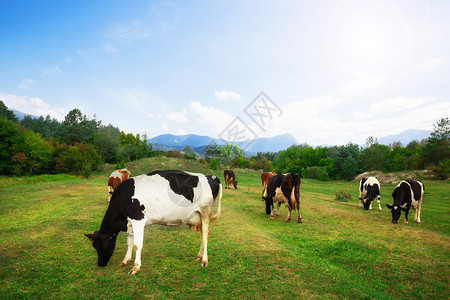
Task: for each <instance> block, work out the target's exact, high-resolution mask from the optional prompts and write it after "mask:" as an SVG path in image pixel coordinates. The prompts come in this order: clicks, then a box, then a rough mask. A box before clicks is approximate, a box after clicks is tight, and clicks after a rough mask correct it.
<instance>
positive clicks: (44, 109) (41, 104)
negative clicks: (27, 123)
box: [0, 93, 67, 121]
mask: <svg viewBox="0 0 450 300" xmlns="http://www.w3.org/2000/svg"><path fill="white" fill-rule="evenodd" d="M0 98H1V99H2V101H3V103H5V105H6V106H7V107H8V108H9V109H15V110H18V111H21V112H23V113H25V114H29V115H34V116H44V117H45V116H47V115H50V117H52V118H56V119H57V120H60V121H62V120H64V117H65V115H66V114H67V113H66V110H65V109H63V108H54V107H51V106H50V104H48V103H47V102H45V101H43V100H42V99H40V98H28V97H26V96H16V95H8V94H3V93H0Z"/></svg>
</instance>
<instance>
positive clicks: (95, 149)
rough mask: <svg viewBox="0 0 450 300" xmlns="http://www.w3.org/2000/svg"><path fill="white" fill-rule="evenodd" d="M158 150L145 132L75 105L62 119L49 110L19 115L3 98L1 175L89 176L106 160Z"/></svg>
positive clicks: (128, 158)
mask: <svg viewBox="0 0 450 300" xmlns="http://www.w3.org/2000/svg"><path fill="white" fill-rule="evenodd" d="M154 154H155V153H154V151H153V148H152V145H151V144H149V143H147V136H146V134H142V135H140V134H136V135H134V134H132V133H125V132H123V131H120V130H119V128H117V127H114V126H112V125H107V126H105V125H102V124H101V122H100V121H97V120H96V119H95V118H94V119H89V118H88V117H87V116H86V115H84V114H83V113H81V111H80V110H79V109H73V110H71V111H70V112H69V113H68V114H67V115H66V116H65V118H64V121H62V122H59V121H58V120H56V119H54V118H50V116H49V115H48V116H47V117H45V118H44V117H43V116H40V117H39V118H33V117H31V116H25V117H24V118H23V119H22V120H19V119H18V118H17V116H16V115H15V114H14V112H13V111H12V110H9V109H8V107H6V106H5V104H4V103H3V101H0V174H1V175H18V176H21V175H35V174H56V173H73V174H80V175H84V176H86V177H88V176H90V174H91V172H92V171H94V170H96V169H98V167H99V166H101V165H102V164H104V163H105V162H106V163H112V164H116V167H117V168H121V167H123V166H125V164H126V163H127V162H130V161H132V160H136V159H140V158H144V157H151V156H154Z"/></svg>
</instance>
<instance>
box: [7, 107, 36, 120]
mask: <svg viewBox="0 0 450 300" xmlns="http://www.w3.org/2000/svg"><path fill="white" fill-rule="evenodd" d="M11 110H12V111H13V113H14V114H15V115H16V116H17V118H19V120H23V118H24V117H25V116H30V117H31V118H33V119H37V118H39V117H37V116H33V115H30V114H26V113H23V112H21V111H18V110H15V109H11Z"/></svg>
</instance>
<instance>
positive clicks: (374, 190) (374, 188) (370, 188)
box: [365, 183, 380, 201]
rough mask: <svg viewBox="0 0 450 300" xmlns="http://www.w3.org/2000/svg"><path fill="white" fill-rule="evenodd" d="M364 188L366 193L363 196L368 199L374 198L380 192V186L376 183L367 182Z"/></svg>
mask: <svg viewBox="0 0 450 300" xmlns="http://www.w3.org/2000/svg"><path fill="white" fill-rule="evenodd" d="M366 189H367V193H366V197H365V198H366V199H368V200H370V201H372V200H374V199H375V198H376V197H377V196H378V195H379V194H380V187H379V186H378V184H376V183H375V184H374V185H370V184H368V185H367V186H366Z"/></svg>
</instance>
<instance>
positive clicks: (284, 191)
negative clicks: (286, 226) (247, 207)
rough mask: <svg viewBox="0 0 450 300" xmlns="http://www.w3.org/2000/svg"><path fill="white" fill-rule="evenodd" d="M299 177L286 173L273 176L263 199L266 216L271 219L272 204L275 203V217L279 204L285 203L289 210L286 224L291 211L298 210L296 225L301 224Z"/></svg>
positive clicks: (289, 218)
mask: <svg viewBox="0 0 450 300" xmlns="http://www.w3.org/2000/svg"><path fill="white" fill-rule="evenodd" d="M300 184H301V179H300V176H298V175H295V174H292V173H288V174H279V175H275V176H273V177H272V178H271V179H270V180H269V184H268V185H267V196H265V197H263V198H264V200H265V202H266V214H268V215H270V218H271V219H273V208H274V207H273V203H274V202H276V203H277V217H278V216H279V214H278V213H279V209H280V205H281V203H285V204H286V207H287V208H288V209H289V214H288V216H287V218H286V222H289V221H290V220H291V211H292V210H293V209H294V210H296V209H297V210H298V223H302V216H301V214H300Z"/></svg>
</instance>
